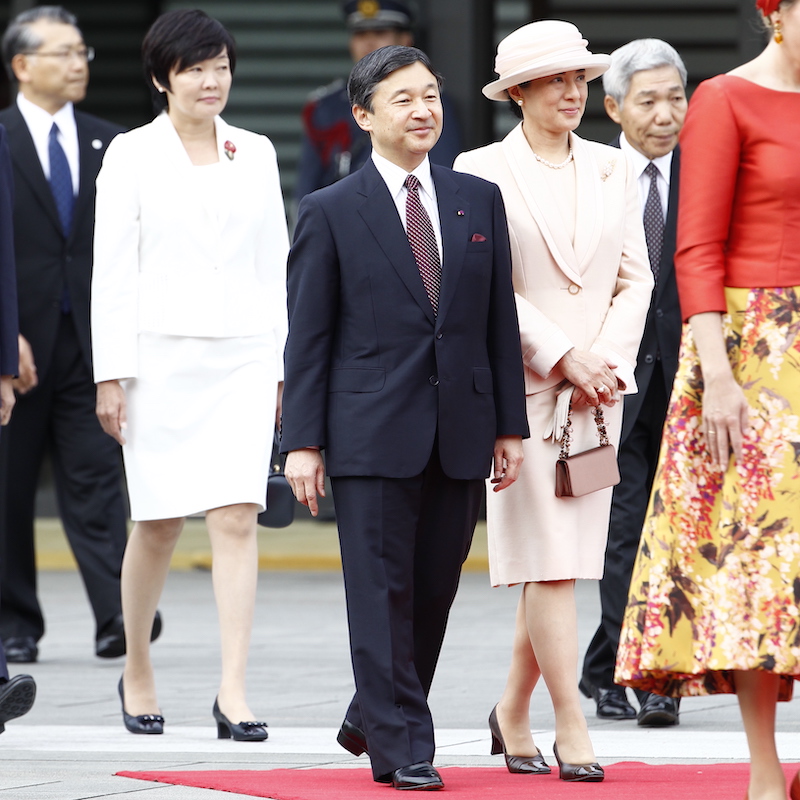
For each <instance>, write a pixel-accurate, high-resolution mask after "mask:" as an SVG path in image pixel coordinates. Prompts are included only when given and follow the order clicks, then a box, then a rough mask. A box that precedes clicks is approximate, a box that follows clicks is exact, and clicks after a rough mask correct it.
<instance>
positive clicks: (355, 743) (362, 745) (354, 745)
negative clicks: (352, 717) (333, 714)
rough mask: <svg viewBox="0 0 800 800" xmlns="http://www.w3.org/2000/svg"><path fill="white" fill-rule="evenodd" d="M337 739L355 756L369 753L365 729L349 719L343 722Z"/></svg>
mask: <svg viewBox="0 0 800 800" xmlns="http://www.w3.org/2000/svg"><path fill="white" fill-rule="evenodd" d="M336 741H337V742H338V743H339V744H340V745H341V746H342V747H344V749H345V750H348V751H349V752H351V753H352V754H353V755H354V756H360V755H361V754H362V753H369V750H368V749H367V737H366V735H365V734H364V731H362V730H361V728H359V727H358V726H357V725H353V723H352V722H349V721H348V720H345V721H344V722H343V723H342V727H341V728H339V733H338V734H337V735H336ZM387 783H388V781H387Z"/></svg>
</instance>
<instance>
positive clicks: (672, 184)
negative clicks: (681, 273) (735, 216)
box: [656, 146, 681, 297]
mask: <svg viewBox="0 0 800 800" xmlns="http://www.w3.org/2000/svg"><path fill="white" fill-rule="evenodd" d="M680 171H681V153H680V146H679V147H676V148H675V149H674V150H673V151H672V164H671V165H670V171H669V173H670V174H669V200H668V201H667V221H666V223H665V225H664V244H663V245H662V248H661V264H660V265H659V273H658V276H659V277H658V285H657V286H656V297H658V296H660V294H661V292H662V291H663V290H664V287H665V286H666V284H667V282H668V278H669V276H670V274H671V273H672V272H673V270H674V269H675V245H676V237H677V230H678V188H679V186H680V177H679V176H680Z"/></svg>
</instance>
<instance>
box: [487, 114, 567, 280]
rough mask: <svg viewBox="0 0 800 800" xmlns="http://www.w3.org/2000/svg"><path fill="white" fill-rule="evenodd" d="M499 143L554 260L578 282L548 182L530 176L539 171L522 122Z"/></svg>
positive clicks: (565, 272)
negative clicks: (523, 130)
mask: <svg viewBox="0 0 800 800" xmlns="http://www.w3.org/2000/svg"><path fill="white" fill-rule="evenodd" d="M502 147H503V153H504V154H505V156H506V159H507V161H508V163H509V165H510V166H511V172H512V174H513V175H514V180H515V181H516V183H517V187H518V188H519V191H520V194H522V197H523V199H524V200H525V205H526V206H527V207H528V211H529V212H530V214H531V216H532V217H533V219H534V221H535V222H536V224H537V225H538V227H539V230H540V231H541V234H542V236H543V237H544V240H545V242H547V247H548V249H549V250H550V253H551V255H552V256H553V259H554V261H555V262H556V264H557V265H558V267H559V268H560V269H561V271H562V272H563V273H564V274H565V275H566V276H567V277H568V278H569V279H570V280H571V281H573V282H574V283H576V284H578V285H579V286H580V285H581V277H580V270H579V268H578V261H577V259H576V257H575V248H574V247H573V245H572V242H571V241H570V240H569V237H568V236H567V232H566V230H565V229H564V224H563V222H562V220H561V215H560V214H559V212H558V207H557V206H556V204H555V203H554V202H553V199H552V196H551V194H550V190H549V189H548V187H547V185H546V184H545V182H544V181H539V180H535V179H533V176H535V175H538V172H539V168H538V166H537V164H536V159H535V158H534V157H533V153H532V151H531V148H530V145H529V144H528V141H527V139H525V134H524V133H523V132H522V125H518V126H517V127H516V128H514V130H512V131H511V133H509V134H508V136H506V138H505V139H503V143H502Z"/></svg>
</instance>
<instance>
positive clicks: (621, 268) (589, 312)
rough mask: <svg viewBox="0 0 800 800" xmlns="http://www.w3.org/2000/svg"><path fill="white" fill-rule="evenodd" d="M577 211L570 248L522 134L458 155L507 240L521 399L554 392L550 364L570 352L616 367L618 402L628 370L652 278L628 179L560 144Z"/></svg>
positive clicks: (616, 158) (613, 161) (629, 384)
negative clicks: (494, 209)
mask: <svg viewBox="0 0 800 800" xmlns="http://www.w3.org/2000/svg"><path fill="white" fill-rule="evenodd" d="M570 144H571V146H572V150H573V153H574V156H575V174H576V180H577V194H576V196H577V206H578V207H577V209H576V218H575V241H574V244H573V242H572V241H571V240H570V237H569V234H568V233H567V230H566V229H565V226H564V223H563V221H562V217H561V214H560V212H559V208H558V204H557V203H556V202H555V200H554V199H553V197H552V194H551V191H550V188H549V187H548V185H547V184H546V183H545V182H544V181H537V180H536V179H535V176H537V175H538V173H539V166H538V164H537V163H536V160H535V159H534V156H533V153H532V151H531V148H530V146H529V145H528V142H527V140H526V139H525V135H524V133H523V132H522V125H521V124H520V125H518V126H517V127H516V128H514V129H513V130H512V131H511V132H510V133H509V134H508V136H507V137H506V138H505V139H504V140H503V141H502V142H497V143H496V144H491V145H489V146H487V147H482V148H479V149H478V150H472V151H470V152H468V153H462V154H461V155H460V156H459V157H458V158H457V159H456V162H455V164H454V165H453V168H454V169H457V170H460V171H462V172H469V173H472V174H473V175H477V176H478V177H480V178H485V179H486V180H489V181H493V182H494V183H496V184H497V185H498V186H499V187H500V190H501V192H502V195H503V201H504V202H505V206H506V214H507V217H508V226H509V235H510V238H511V258H512V264H513V272H514V290H515V292H516V297H517V313H518V316H519V325H520V338H521V341H522V356H523V361H524V363H525V391H526V393H527V394H535V393H537V392H541V391H543V390H545V389H548V388H550V387H552V386H554V385H556V384H558V383H560V382H561V381H562V380H563V379H564V376H563V375H562V374H561V372H560V370H558V369H555V365H556V363H557V362H558V361H559V360H560V359H561V357H562V356H563V355H564V354H565V353H566V352H567V351H568V350H570V349H571V348H572V347H576V348H577V349H579V350H591V351H592V352H595V353H597V354H598V355H601V356H603V357H606V358H608V359H609V360H611V361H612V362H613V363H616V364H617V369H616V370H615V373H616V375H617V377H618V378H619V379H621V380H622V381H623V382H624V383H625V386H626V388H625V390H624V392H625V393H627V394H630V393H635V392H636V381H635V379H634V368H635V367H636V354H637V352H638V349H639V341H640V339H641V337H642V332H643V330H644V324H645V319H646V317H647V309H648V307H649V305H650V295H651V292H652V289H653V275H652V272H651V271H650V262H649V259H648V256H647V245H646V243H645V238H644V228H643V226H642V214H641V209H640V206H639V196H638V189H637V184H636V178H635V176H634V174H633V169H632V167H631V165H630V164H629V163H628V161H627V159H626V158H625V156H624V155H623V154H622V152H621V151H620V150H618V149H617V148H614V147H609V146H607V145H602V144H597V143H596V142H588V141H585V140H583V139H581V138H579V137H578V136H576V135H574V134H570Z"/></svg>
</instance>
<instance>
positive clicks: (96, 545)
mask: <svg viewBox="0 0 800 800" xmlns="http://www.w3.org/2000/svg"><path fill="white" fill-rule="evenodd" d="M40 381H41V383H40V385H39V386H37V387H36V388H35V389H33V390H32V391H31V392H30V393H29V394H27V395H22V396H20V397H18V399H17V404H16V406H15V408H14V413H13V415H12V418H11V422H10V424H9V425H8V426H7V427H6V429H5V431H4V432H3V436H2V439H0V487H2V491H1V492H0V582H1V583H2V589H1V590H0V635H2V637H3V638H8V637H10V636H32V637H33V638H35V639H37V640H38V639H40V638H41V637H42V635H43V633H44V618H43V616H42V610H41V608H40V606H39V600H38V597H37V594H36V561H35V549H34V536H33V525H34V506H35V498H36V487H37V483H38V479H39V473H40V470H41V465H42V461H43V459H44V456H45V453H46V452H49V453H50V456H51V460H52V464H53V472H54V478H55V485H56V492H57V497H58V506H59V513H60V516H61V521H62V523H63V525H64V529H65V531H66V534H67V538H68V540H69V543H70V547H71V548H72V552H73V554H74V555H75V560H76V561H77V562H78V567H79V569H80V572H81V576H82V578H83V582H84V584H85V586H86V592H87V594H88V597H89V602H90V603H91V606H92V610H93V612H94V616H95V621H96V624H97V628H98V629H99V628H101V627H102V626H103V625H105V624H106V623H107V622H109V621H110V620H111V619H112V618H113V617H114V616H116V615H117V614H119V613H121V601H120V590H119V576H120V569H121V566H122V554H123V552H124V550H125V543H126V538H127V527H126V526H127V519H126V504H125V500H124V497H123V489H122V463H121V458H120V450H119V445H117V443H116V442H115V441H114V440H113V439H112V438H111V437H110V436H108V435H107V434H105V433H104V432H103V430H102V428H101V427H100V423H99V422H98V420H97V416H96V414H95V386H94V382H93V380H92V376H91V375H90V374H89V369H88V367H87V366H86V363H85V362H84V360H83V357H82V354H81V349H80V345H79V343H78V338H77V335H76V332H75V327H74V325H73V323H72V318H71V316H70V315H69V314H65V315H64V316H63V317H62V320H61V325H60V328H59V332H58V340H57V344H56V348H55V352H54V354H53V359H52V362H51V364H50V367H49V369H48V371H47V374H46V375H44V376H40Z"/></svg>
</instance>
